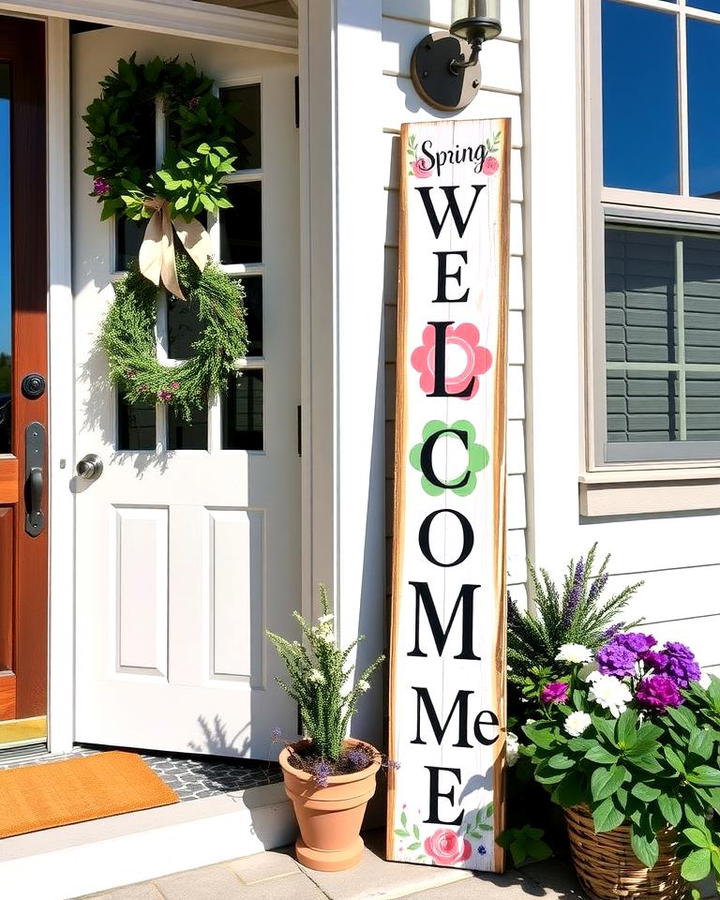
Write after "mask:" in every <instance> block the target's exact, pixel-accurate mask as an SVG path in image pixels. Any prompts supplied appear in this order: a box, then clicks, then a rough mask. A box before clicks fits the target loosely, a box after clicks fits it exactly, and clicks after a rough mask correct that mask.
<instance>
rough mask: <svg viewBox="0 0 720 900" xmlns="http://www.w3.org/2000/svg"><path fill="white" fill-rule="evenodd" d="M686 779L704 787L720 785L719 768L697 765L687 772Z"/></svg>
mask: <svg viewBox="0 0 720 900" xmlns="http://www.w3.org/2000/svg"><path fill="white" fill-rule="evenodd" d="M688 781H692V782H693V784H700V785H704V786H705V787H720V770H718V769H715V768H713V767H712V766H698V767H697V768H695V769H693V770H692V771H691V772H688Z"/></svg>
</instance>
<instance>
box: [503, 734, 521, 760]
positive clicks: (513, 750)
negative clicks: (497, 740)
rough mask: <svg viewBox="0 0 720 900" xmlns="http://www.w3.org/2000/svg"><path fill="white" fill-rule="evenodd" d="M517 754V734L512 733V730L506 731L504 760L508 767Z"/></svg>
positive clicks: (518, 752) (518, 751)
mask: <svg viewBox="0 0 720 900" xmlns="http://www.w3.org/2000/svg"><path fill="white" fill-rule="evenodd" d="M519 756H520V741H519V740H518V736H517V735H516V734H513V733H512V731H508V733H507V737H506V738H505V760H506V762H507V764H508V766H509V767H510V768H512V767H513V766H514V765H515V763H516V762H517V761H518V757H519Z"/></svg>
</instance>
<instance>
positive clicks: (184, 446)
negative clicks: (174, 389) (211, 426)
mask: <svg viewBox="0 0 720 900" xmlns="http://www.w3.org/2000/svg"><path fill="white" fill-rule="evenodd" d="M207 448H208V411H207V407H205V408H204V409H195V410H193V412H192V415H191V417H190V421H189V422H186V421H185V419H183V417H182V416H180V415H178V413H177V411H176V410H175V408H174V407H173V406H169V407H168V450H207Z"/></svg>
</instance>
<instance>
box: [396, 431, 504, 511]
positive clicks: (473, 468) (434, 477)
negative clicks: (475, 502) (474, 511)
mask: <svg viewBox="0 0 720 900" xmlns="http://www.w3.org/2000/svg"><path fill="white" fill-rule="evenodd" d="M443 436H446V439H447V440H454V441H458V442H460V443H461V445H462V447H463V448H464V449H465V451H466V453H467V462H466V463H465V468H464V469H462V470H460V471H458V472H456V473H453V474H452V475H448V474H446V473H442V472H441V473H438V472H436V471H435V466H434V459H433V458H434V450H435V444H436V443H437V441H438V440H440V438H442V437H443ZM475 437H476V432H475V426H474V425H472V424H471V423H470V422H468V421H466V420H465V419H461V420H460V421H459V422H453V424H452V425H448V424H447V422H441V421H440V420H438V419H434V420H432V421H431V422H428V423H427V425H426V426H425V427H424V428H423V439H422V441H421V443H419V444H415V446H414V447H413V448H412V450H411V451H410V465H411V466H412V467H413V468H414V469H417V470H418V472H421V473H422V479H421V483H422V488H423V490H424V491H425V493H426V494H430V496H431V497H439V496H440V494H442V493H443V491H448V490H450V491H453V493H455V494H457V495H458V496H459V497H467V496H468V494H472V492H473V491H474V490H475V488H476V486H477V474H476V473H477V472H481V471H482V470H483V469H484V468H485V467H486V466H487V464H488V463H489V462H490V454H489V452H488V450H487V448H486V447H484V446H483V445H482V444H476V443H475ZM423 451H425V452H424V453H423Z"/></svg>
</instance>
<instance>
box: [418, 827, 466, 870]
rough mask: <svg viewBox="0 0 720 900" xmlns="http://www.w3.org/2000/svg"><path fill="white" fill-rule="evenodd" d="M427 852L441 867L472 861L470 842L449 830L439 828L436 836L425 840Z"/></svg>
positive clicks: (433, 835)
mask: <svg viewBox="0 0 720 900" xmlns="http://www.w3.org/2000/svg"><path fill="white" fill-rule="evenodd" d="M425 852H426V853H427V855H428V856H429V857H430V858H431V859H433V860H435V862H436V863H437V864H438V865H439V866H454V865H457V863H461V862H465V860H466V859H470V854H471V853H472V846H471V845H470V841H467V840H465V838H460V837H458V835H457V834H455V832H454V831H450V829H449V828H438V829H437V831H436V832H435V833H434V834H432V835H430V837H428V838H425Z"/></svg>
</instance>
